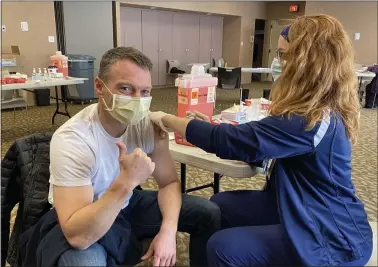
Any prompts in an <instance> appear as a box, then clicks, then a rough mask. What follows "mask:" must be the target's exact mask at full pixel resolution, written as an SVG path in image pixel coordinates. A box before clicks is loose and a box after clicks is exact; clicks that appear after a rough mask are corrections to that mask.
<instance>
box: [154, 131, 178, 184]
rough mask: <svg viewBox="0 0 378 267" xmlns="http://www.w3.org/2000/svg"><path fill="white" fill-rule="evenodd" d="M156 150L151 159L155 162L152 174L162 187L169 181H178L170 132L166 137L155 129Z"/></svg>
mask: <svg viewBox="0 0 378 267" xmlns="http://www.w3.org/2000/svg"><path fill="white" fill-rule="evenodd" d="M154 140H155V141H154V143H155V144H154V151H153V152H152V153H151V155H150V156H151V159H152V161H153V162H155V171H154V172H153V174H152V176H153V177H154V178H155V179H156V182H157V183H158V185H159V187H160V188H162V187H164V186H166V185H167V184H169V183H172V182H176V181H178V179H177V173H176V169H175V164H174V162H173V159H172V157H171V153H170V152H169V139H168V134H166V135H165V137H164V138H162V136H161V135H160V133H159V131H157V130H156V129H155V130H154Z"/></svg>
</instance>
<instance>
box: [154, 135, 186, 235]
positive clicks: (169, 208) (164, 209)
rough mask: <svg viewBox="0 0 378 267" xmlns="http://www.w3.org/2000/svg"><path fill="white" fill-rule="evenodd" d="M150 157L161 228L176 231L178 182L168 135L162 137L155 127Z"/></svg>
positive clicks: (179, 200)
mask: <svg viewBox="0 0 378 267" xmlns="http://www.w3.org/2000/svg"><path fill="white" fill-rule="evenodd" d="M151 159H152V161H153V162H155V166H156V167H155V171H154V172H153V174H152V176H153V177H154V178H155V180H156V181H157V183H158V186H159V193H158V202H159V207H160V210H161V213H162V217H163V222H162V225H161V228H162V229H169V230H170V231H177V224H178V217H179V213H180V209H181V192H180V183H179V181H178V179H177V173H176V169H175V165H174V162H173V160H172V157H171V154H170V152H169V143H168V135H165V136H164V137H162V136H161V135H160V133H159V131H157V130H156V129H155V147H154V151H153V153H152V154H151Z"/></svg>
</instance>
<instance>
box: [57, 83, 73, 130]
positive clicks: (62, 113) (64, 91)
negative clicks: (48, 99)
mask: <svg viewBox="0 0 378 267" xmlns="http://www.w3.org/2000/svg"><path fill="white" fill-rule="evenodd" d="M60 93H61V96H62V102H63V103H64V110H65V112H61V111H60V110H59V97H58V87H57V86H55V100H56V110H55V112H54V115H53V117H52V124H54V121H55V116H56V115H57V114H60V115H64V116H67V117H68V118H71V116H70V114H69V113H68V110H67V100H66V86H65V85H62V86H60Z"/></svg>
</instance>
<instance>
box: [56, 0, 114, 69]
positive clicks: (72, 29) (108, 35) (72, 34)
mask: <svg viewBox="0 0 378 267" xmlns="http://www.w3.org/2000/svg"><path fill="white" fill-rule="evenodd" d="M63 11H64V26H65V37H66V53H67V54H82V55H90V56H93V57H95V58H96V61H95V65H94V74H95V76H96V75H97V73H98V69H99V67H100V60H101V56H102V55H103V54H104V52H105V51H107V50H108V49H111V48H113V47H114V44H113V13H112V1H105V2H95V1H63Z"/></svg>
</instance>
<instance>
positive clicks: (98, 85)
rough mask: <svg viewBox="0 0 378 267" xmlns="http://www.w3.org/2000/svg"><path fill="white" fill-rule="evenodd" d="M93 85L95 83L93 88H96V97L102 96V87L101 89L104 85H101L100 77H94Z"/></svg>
mask: <svg viewBox="0 0 378 267" xmlns="http://www.w3.org/2000/svg"><path fill="white" fill-rule="evenodd" d="M94 85H95V90H96V95H97V97H98V98H103V97H104V94H103V91H102V89H103V87H104V85H103V83H102V81H101V79H100V78H99V77H98V76H97V77H96V78H95V81H94Z"/></svg>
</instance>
